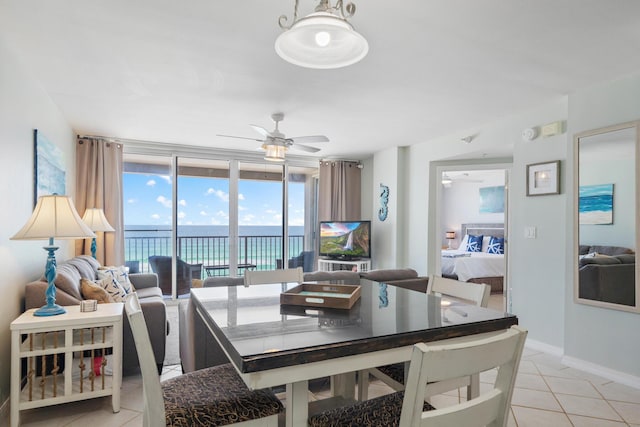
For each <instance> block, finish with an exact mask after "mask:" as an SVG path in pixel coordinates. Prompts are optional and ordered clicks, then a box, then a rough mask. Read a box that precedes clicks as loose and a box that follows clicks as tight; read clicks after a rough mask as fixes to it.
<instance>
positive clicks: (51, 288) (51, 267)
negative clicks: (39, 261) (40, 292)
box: [33, 238, 67, 316]
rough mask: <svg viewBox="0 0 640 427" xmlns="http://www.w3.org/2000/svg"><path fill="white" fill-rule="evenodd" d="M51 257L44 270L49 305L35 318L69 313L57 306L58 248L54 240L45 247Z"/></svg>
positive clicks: (35, 314) (43, 307)
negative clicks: (55, 281)
mask: <svg viewBox="0 0 640 427" xmlns="http://www.w3.org/2000/svg"><path fill="white" fill-rule="evenodd" d="M44 250H46V251H47V252H48V253H49V255H48V256H47V265H46V267H45V269H44V276H45V277H46V278H47V282H48V283H49V284H48V285H47V291H46V292H45V295H46V297H47V304H46V305H44V306H42V307H40V308H39V309H37V310H36V311H35V312H34V313H33V315H34V316H56V315H58V314H64V313H66V312H67V310H65V309H64V308H63V307H61V306H59V305H58V304H56V285H55V283H54V280H55V279H56V251H57V250H58V247H57V246H54V245H53V238H50V239H49V246H45V247H44Z"/></svg>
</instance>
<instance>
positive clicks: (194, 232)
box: [124, 224, 304, 237]
mask: <svg viewBox="0 0 640 427" xmlns="http://www.w3.org/2000/svg"><path fill="white" fill-rule="evenodd" d="M124 231H125V233H126V236H127V237H171V227H169V226H162V225H126V224H125V226H124ZM238 231H239V235H240V236H281V235H282V227H280V226H279V225H241V226H239V228H238ZM228 235H229V227H227V226H226V225H179V226H178V236H179V237H196V236H199V237H205V236H228ZM289 235H290V236H301V235H304V226H291V227H289Z"/></svg>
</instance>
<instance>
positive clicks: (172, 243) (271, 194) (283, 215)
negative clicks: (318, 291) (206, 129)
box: [124, 150, 317, 297]
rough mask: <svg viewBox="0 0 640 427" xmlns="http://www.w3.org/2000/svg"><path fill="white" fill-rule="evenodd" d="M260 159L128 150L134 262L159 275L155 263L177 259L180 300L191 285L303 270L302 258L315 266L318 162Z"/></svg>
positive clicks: (174, 270) (129, 256) (128, 238)
mask: <svg viewBox="0 0 640 427" xmlns="http://www.w3.org/2000/svg"><path fill="white" fill-rule="evenodd" d="M142 151H144V150H142ZM231 157H232V156H231ZM248 157H252V156H248ZM253 157H256V158H255V159H254V158H241V159H234V158H225V157H224V156H218V157H217V158H215V157H212V156H211V155H210V154H209V153H196V154H193V153H189V154H188V155H185V154H182V153H179V152H177V153H173V152H170V153H169V155H167V156H158V155H155V154H151V155H150V154H141V153H140V152H139V150H136V152H135V154H129V153H127V151H126V150H125V177H124V188H125V205H126V207H125V212H124V214H125V242H126V245H127V248H129V249H127V252H126V253H125V256H126V260H127V261H130V262H129V263H130V264H133V263H137V264H138V266H139V268H138V269H139V270H140V271H153V268H152V265H151V263H150V262H149V259H150V258H151V257H154V256H158V255H162V256H169V257H170V258H171V263H170V272H169V275H170V280H171V282H172V284H173V286H172V288H171V291H170V292H166V291H163V293H165V295H173V296H174V297H175V296H180V295H181V293H182V292H184V289H185V288H184V282H185V281H187V282H190V286H193V285H194V283H198V282H197V281H198V280H204V279H206V278H207V277H210V276H233V277H235V276H242V275H243V274H244V272H245V271H246V270H247V269H265V270H266V269H274V268H287V267H288V266H290V265H293V266H298V265H300V266H303V264H301V263H298V262H299V261H300V259H302V258H305V259H307V260H308V261H307V264H305V265H313V262H314V255H315V251H314V248H315V246H316V244H315V240H314V237H315V229H316V227H317V224H316V222H317V221H316V218H317V216H316V200H317V190H316V188H317V166H315V162H312V161H306V162H300V163H302V164H299V165H298V164H295V162H294V164H289V162H287V164H281V163H269V162H266V161H264V160H263V159H262V158H259V157H257V156H253ZM172 176H175V177H176V179H175V180H174V179H172ZM134 242H135V243H134ZM160 242H162V245H163V246H161V247H160V246H159V243H160ZM134 248H137V250H134ZM173 254H175V256H174V255H173ZM156 272H157V273H158V274H159V275H160V274H165V273H162V272H158V271H156ZM176 290H177V292H176Z"/></svg>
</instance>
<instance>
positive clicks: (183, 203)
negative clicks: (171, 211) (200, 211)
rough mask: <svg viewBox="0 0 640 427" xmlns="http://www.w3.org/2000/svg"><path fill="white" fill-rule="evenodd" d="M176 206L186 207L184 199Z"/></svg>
mask: <svg viewBox="0 0 640 427" xmlns="http://www.w3.org/2000/svg"><path fill="white" fill-rule="evenodd" d="M178 204H179V205H180V206H187V201H186V200H185V199H182V200H180V201H179V202H178Z"/></svg>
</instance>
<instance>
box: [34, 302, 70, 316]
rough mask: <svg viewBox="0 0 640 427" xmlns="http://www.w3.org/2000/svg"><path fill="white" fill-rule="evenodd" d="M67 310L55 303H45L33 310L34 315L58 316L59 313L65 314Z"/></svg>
mask: <svg viewBox="0 0 640 427" xmlns="http://www.w3.org/2000/svg"><path fill="white" fill-rule="evenodd" d="M66 312H67V310H65V309H64V307H62V306H60V305H58V304H53V305H43V306H42V307H40V308H39V309H37V310H36V311H34V312H33V315H34V316H57V315H58V314H64V313H66Z"/></svg>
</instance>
